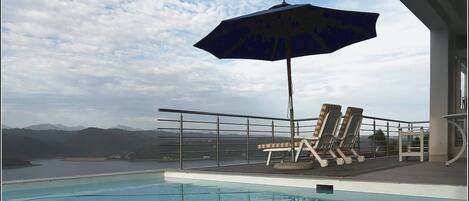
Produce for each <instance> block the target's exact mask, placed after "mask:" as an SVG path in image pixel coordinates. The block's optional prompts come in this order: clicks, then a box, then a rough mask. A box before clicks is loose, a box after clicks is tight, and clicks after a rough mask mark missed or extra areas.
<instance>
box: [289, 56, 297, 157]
mask: <svg viewBox="0 0 469 201" xmlns="http://www.w3.org/2000/svg"><path fill="white" fill-rule="evenodd" d="M287 75H288V104H289V105H288V106H289V107H288V108H289V110H290V111H289V112H290V134H291V136H290V145H291V152H290V153H291V162H292V163H293V162H295V148H294V147H295V122H294V119H295V118H294V114H293V86H292V78H291V59H290V57H288V58H287Z"/></svg>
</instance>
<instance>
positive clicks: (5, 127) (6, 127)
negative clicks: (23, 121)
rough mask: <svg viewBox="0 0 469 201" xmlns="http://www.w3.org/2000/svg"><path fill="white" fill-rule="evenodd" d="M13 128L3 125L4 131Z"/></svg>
mask: <svg viewBox="0 0 469 201" xmlns="http://www.w3.org/2000/svg"><path fill="white" fill-rule="evenodd" d="M10 128H11V127H9V126H7V125H5V124H2V129H10Z"/></svg>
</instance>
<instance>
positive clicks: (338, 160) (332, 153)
mask: <svg viewBox="0 0 469 201" xmlns="http://www.w3.org/2000/svg"><path fill="white" fill-rule="evenodd" d="M329 154H330V155H331V156H332V158H334V159H335V162H336V163H337V165H343V164H344V159H342V158H339V157H337V155H335V153H334V151H332V149H329Z"/></svg>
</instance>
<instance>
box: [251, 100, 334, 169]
mask: <svg viewBox="0 0 469 201" xmlns="http://www.w3.org/2000/svg"><path fill="white" fill-rule="evenodd" d="M340 109H341V106H340V105H332V104H323V105H322V107H321V112H320V115H319V118H318V120H317V125H316V129H315V131H314V133H313V138H311V139H302V140H301V141H296V142H295V144H294V148H295V150H296V151H298V153H299V152H300V150H301V149H304V150H307V148H308V147H307V146H306V147H305V148H303V146H301V149H300V144H303V143H302V142H304V141H305V142H308V144H314V143H315V142H316V141H318V140H319V139H320V137H321V136H323V135H322V133H323V132H328V133H335V131H336V129H337V126H338V125H339V123H338V122H339V120H340ZM337 116H338V118H337ZM330 122H332V123H330ZM325 125H328V126H327V127H326V126H325ZM323 127H326V128H325V129H324V128H323ZM321 128H322V129H321ZM324 139H325V138H324ZM257 148H258V149H260V150H263V151H264V152H269V154H268V156H267V162H266V165H267V166H268V165H270V162H271V160H272V155H273V153H274V152H284V153H285V152H287V153H289V152H290V151H291V143H290V142H279V143H267V144H259V145H257ZM295 159H296V160H298V156H297V157H296V158H295ZM320 163H321V161H320ZM342 163H343V162H342ZM321 164H324V162H322V163H321ZM326 166H327V161H326Z"/></svg>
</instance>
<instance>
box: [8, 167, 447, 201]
mask: <svg viewBox="0 0 469 201" xmlns="http://www.w3.org/2000/svg"><path fill="white" fill-rule="evenodd" d="M3 200H12V201H13V200H17V201H19V200H23V201H97V200H99V201H108V200H109V201H111V200H112V201H121V200H122V201H124V200H125V201H147V200H148V201H150V200H151V201H244V200H245V201H287V200H288V201H292V200H294V201H297V200H298V201H299V200H302V201H306V200H311V201H336V200H343V201H355V200H356V201H358V200H360V201H362V200H370V201H373V200H380V201H391V200H409V201H410V200H412V201H437V200H447V199H434V198H425V197H411V196H399V195H385V194H371V193H357V192H346V191H334V192H333V193H317V192H316V190H315V189H311V188H291V187H279V186H266V185H252V184H240V183H229V182H212V181H201V180H188V179H175V178H167V179H165V178H163V176H162V175H161V173H145V174H132V175H119V176H106V177H91V178H80V179H70V180H54V181H41V182H27V183H17V184H6V185H3Z"/></svg>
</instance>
